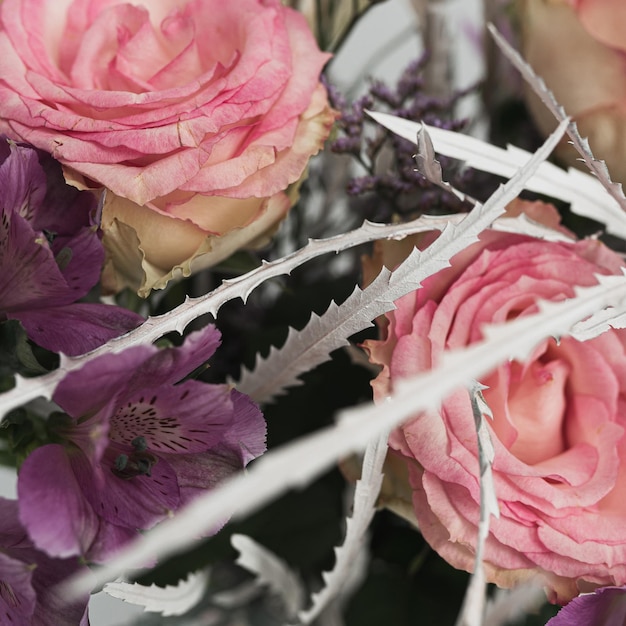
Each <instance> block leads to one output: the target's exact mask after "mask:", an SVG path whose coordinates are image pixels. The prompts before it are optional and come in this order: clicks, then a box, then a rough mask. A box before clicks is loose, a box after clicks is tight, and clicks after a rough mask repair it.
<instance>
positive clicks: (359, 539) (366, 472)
mask: <svg viewBox="0 0 626 626" xmlns="http://www.w3.org/2000/svg"><path fill="white" fill-rule="evenodd" d="M387 437H388V433H387V432H383V433H382V434H381V435H379V436H378V437H377V438H376V439H374V440H373V441H371V442H370V443H368V444H367V447H366V448H365V455H364V457H363V466H362V470H361V478H360V479H359V480H357V482H356V486H355V490H354V506H353V511H352V516H351V517H349V518H348V519H347V520H346V536H345V539H344V542H343V544H342V545H341V546H340V547H338V548H335V566H334V567H333V569H332V570H331V571H329V572H324V574H323V575H322V577H323V579H324V587H323V588H322V590H321V591H319V592H318V593H315V594H313V596H312V598H311V600H312V604H311V607H310V608H308V609H307V610H305V611H301V612H300V613H299V614H298V618H299V619H300V623H302V624H310V623H311V622H312V621H313V620H314V619H316V618H317V617H318V616H319V615H320V613H321V612H322V611H323V610H324V609H325V608H326V607H327V606H328V605H329V604H330V602H331V601H332V600H333V599H334V598H336V597H337V596H339V595H340V594H341V592H342V591H343V589H344V585H346V584H347V583H348V582H349V581H350V580H351V578H352V574H353V572H352V568H353V567H354V564H355V563H357V562H358V561H359V555H360V554H361V552H362V551H363V549H364V544H365V538H366V534H367V530H368V528H369V525H370V523H371V521H372V518H373V517H374V513H376V501H377V500H378V494H379V493H380V489H381V486H382V483H383V473H382V469H383V464H384V463H385V457H386V456H387Z"/></svg>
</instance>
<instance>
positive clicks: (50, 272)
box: [0, 208, 72, 312]
mask: <svg viewBox="0 0 626 626" xmlns="http://www.w3.org/2000/svg"><path fill="white" fill-rule="evenodd" d="M38 239H41V236H40V235H38V234H37V233H36V232H35V231H34V230H33V229H32V228H31V226H30V224H29V223H28V222H27V221H26V220H25V219H24V218H23V217H21V216H20V215H18V214H17V213H10V212H8V211H7V210H6V209H3V208H0V302H1V303H2V305H1V306H2V311H3V312H7V311H16V310H22V309H28V308H30V307H39V306H42V305H45V306H54V305H57V304H65V303H67V302H71V301H72V297H70V296H68V290H67V283H66V282H65V279H64V278H63V276H62V275H61V272H60V270H59V267H58V265H57V264H56V261H55V260H54V258H53V256H52V252H51V251H50V249H49V248H48V245H47V243H45V242H42V243H38V242H37V240H38Z"/></svg>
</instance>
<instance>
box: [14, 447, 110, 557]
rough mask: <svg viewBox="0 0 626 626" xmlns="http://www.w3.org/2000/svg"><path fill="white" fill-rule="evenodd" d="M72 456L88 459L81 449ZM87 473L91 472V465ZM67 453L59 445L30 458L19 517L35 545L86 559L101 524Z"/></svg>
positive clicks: (20, 486) (20, 485)
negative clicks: (84, 493)
mask: <svg viewBox="0 0 626 626" xmlns="http://www.w3.org/2000/svg"><path fill="white" fill-rule="evenodd" d="M72 456H73V457H74V458H73V460H74V461H75V463H74V465H76V464H77V463H78V460H77V459H78V458H80V457H82V458H83V459H84V456H83V454H82V452H81V451H80V450H78V449H75V450H73V452H72ZM82 469H83V471H87V472H88V471H89V470H90V467H89V464H88V463H87V462H84V463H83V468H82ZM74 471H75V470H74V469H73V467H72V465H71V464H70V460H69V458H68V455H67V452H66V449H65V448H63V446H60V445H58V444H50V445H46V446H42V447H41V448H37V449H36V450H34V451H33V452H31V454H30V455H29V456H28V457H26V460H25V461H24V463H23V464H22V467H21V468H20V472H19V475H18V481H17V491H18V505H19V516H20V520H21V522H22V524H23V525H24V526H25V528H26V530H27V531H28V534H29V535H30V537H31V539H32V540H33V542H34V544H35V545H36V546H37V547H38V548H39V549H40V550H43V551H44V552H46V553H47V554H49V555H50V556H55V557H60V558H65V557H69V556H80V555H85V554H87V553H88V552H89V548H90V546H91V544H92V543H93V541H94V538H95V537H96V534H97V533H98V529H99V520H98V518H97V517H96V515H95V513H94V511H93V510H92V508H91V506H90V505H89V503H88V502H87V501H86V500H85V498H84V497H83V493H82V490H81V486H80V485H79V483H78V481H77V478H76V475H75V473H74Z"/></svg>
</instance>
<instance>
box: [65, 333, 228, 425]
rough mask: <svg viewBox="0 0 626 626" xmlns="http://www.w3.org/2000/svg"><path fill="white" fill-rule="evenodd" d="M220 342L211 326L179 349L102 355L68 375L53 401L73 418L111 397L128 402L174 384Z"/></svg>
mask: <svg viewBox="0 0 626 626" xmlns="http://www.w3.org/2000/svg"><path fill="white" fill-rule="evenodd" d="M219 343H220V333H219V331H218V330H217V329H216V328H215V327H214V326H207V327H206V328H204V329H203V330H201V331H198V332H196V333H192V334H191V335H189V337H188V338H187V340H186V341H185V343H184V344H183V346H182V347H180V348H166V349H164V350H159V349H158V348H157V347H156V346H146V345H143V346H137V347H135V348H129V349H128V350H124V351H123V352H120V353H118V354H105V355H103V356H101V357H98V358H97V359H93V360H92V361H90V362H89V363H87V364H86V365H85V366H84V367H82V368H81V369H79V370H76V371H73V372H70V373H69V374H68V375H67V376H66V377H65V378H64V379H63V380H62V381H61V382H60V383H59V385H58V386H57V388H56V391H55V392H54V397H53V399H54V401H55V402H56V403H57V404H58V405H59V406H61V407H62V408H63V409H64V410H65V411H67V413H69V414H70V415H71V416H72V417H75V418H79V417H81V416H84V415H87V414H90V413H95V412H96V411H99V410H100V409H101V408H102V407H104V406H105V405H106V404H107V403H108V402H109V401H110V400H111V398H115V397H116V396H118V397H120V398H121V401H120V402H121V403H122V404H123V403H125V402H128V401H129V399H130V398H134V397H135V395H136V394H141V393H142V391H143V390H144V389H154V388H156V387H159V386H161V385H167V384H173V383H175V382H178V381H179V380H181V379H182V378H184V377H185V376H186V375H187V374H189V373H190V372H192V371H193V370H194V369H195V368H196V367H198V366H199V365H201V364H202V363H204V361H205V360H206V359H208V358H209V357H210V356H211V355H212V354H213V352H215V349H216V348H217V346H218V345H219Z"/></svg>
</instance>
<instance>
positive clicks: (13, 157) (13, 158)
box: [0, 138, 46, 221]
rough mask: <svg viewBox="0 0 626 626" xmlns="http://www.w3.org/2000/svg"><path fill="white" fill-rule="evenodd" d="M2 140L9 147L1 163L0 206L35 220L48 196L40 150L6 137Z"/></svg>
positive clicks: (29, 219) (0, 140)
mask: <svg viewBox="0 0 626 626" xmlns="http://www.w3.org/2000/svg"><path fill="white" fill-rule="evenodd" d="M0 142H1V143H2V144H4V145H8V147H9V154H8V156H7V157H6V158H5V159H4V160H3V162H2V163H1V164H0V206H2V207H3V208H4V209H5V210H6V211H8V212H9V213H17V214H19V215H20V216H21V217H23V218H24V219H26V220H28V221H32V220H33V219H34V213H35V210H36V208H37V207H39V205H41V203H42V202H43V199H44V197H45V195H46V175H45V173H44V171H43V169H42V167H41V165H40V164H39V158H38V156H37V152H36V151H35V150H33V149H32V148H26V147H24V146H18V145H16V144H14V143H13V142H7V140H6V139H4V138H3V139H0Z"/></svg>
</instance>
